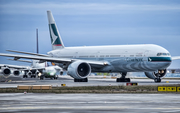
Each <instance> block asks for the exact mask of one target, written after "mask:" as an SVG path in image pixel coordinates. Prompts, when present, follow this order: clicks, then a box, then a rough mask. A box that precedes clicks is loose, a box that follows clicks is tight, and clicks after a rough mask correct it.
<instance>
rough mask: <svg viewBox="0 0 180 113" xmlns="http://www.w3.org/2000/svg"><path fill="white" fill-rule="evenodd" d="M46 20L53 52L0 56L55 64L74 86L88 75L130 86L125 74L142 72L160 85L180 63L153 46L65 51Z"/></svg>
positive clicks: (125, 46)
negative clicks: (97, 74)
mask: <svg viewBox="0 0 180 113" xmlns="http://www.w3.org/2000/svg"><path fill="white" fill-rule="evenodd" d="M47 16H48V21H49V31H50V38H51V43H52V49H53V50H52V51H50V52H48V53H47V54H48V55H42V54H34V56H29V55H16V54H5V53H0V56H7V57H14V58H15V59H20V58H25V59H35V60H40V61H41V62H43V61H49V62H54V63H56V64H58V65H59V66H60V67H62V68H63V69H66V70H67V74H68V75H70V76H71V77H73V78H74V82H87V81H88V79H87V78H88V76H89V75H90V74H91V72H106V73H108V72H110V73H121V75H122V76H121V78H117V80H116V81H117V82H130V79H129V78H125V77H126V74H127V72H144V73H145V75H146V76H147V77H148V78H150V79H154V81H155V82H161V79H162V78H163V77H164V76H165V75H166V73H167V68H168V66H169V65H170V64H171V62H172V60H176V59H180V57H179V56H178V57H171V55H170V53H169V52H168V51H167V50H166V49H165V48H163V47H161V46H158V45H154V44H141V45H112V46H82V47H65V46H64V44H63V41H62V39H61V37H60V34H59V31H58V29H57V26H56V23H55V21H54V18H53V16H52V13H51V11H47ZM23 53H25V54H30V55H33V53H27V52H23Z"/></svg>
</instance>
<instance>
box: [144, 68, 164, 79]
mask: <svg viewBox="0 0 180 113" xmlns="http://www.w3.org/2000/svg"><path fill="white" fill-rule="evenodd" d="M166 73H167V69H161V70H158V71H155V72H145V75H146V76H147V77H148V78H150V79H155V78H162V77H164V76H165V75H166Z"/></svg>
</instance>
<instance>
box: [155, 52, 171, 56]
mask: <svg viewBox="0 0 180 113" xmlns="http://www.w3.org/2000/svg"><path fill="white" fill-rule="evenodd" d="M157 56H170V54H169V53H158V54H157Z"/></svg>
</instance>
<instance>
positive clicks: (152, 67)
mask: <svg viewBox="0 0 180 113" xmlns="http://www.w3.org/2000/svg"><path fill="white" fill-rule="evenodd" d="M112 65H113V67H114V69H113V70H114V71H115V72H146V71H156V70H157V69H165V68H167V67H168V66H169V65H170V63H167V62H158V63H157V62H148V61H142V62H127V61H119V62H116V63H112Z"/></svg>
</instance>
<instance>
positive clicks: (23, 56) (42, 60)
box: [0, 53, 110, 66]
mask: <svg viewBox="0 0 180 113" xmlns="http://www.w3.org/2000/svg"><path fill="white" fill-rule="evenodd" d="M0 56H6V57H14V59H15V60H18V59H20V58H24V59H34V60H40V61H41V62H44V61H48V62H56V63H71V62H74V61H77V60H79V59H71V58H55V57H44V56H30V55H17V54H6V53H0ZM81 61H82V62H87V63H89V64H92V65H102V66H106V65H110V63H109V62H106V61H94V60H81Z"/></svg>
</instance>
